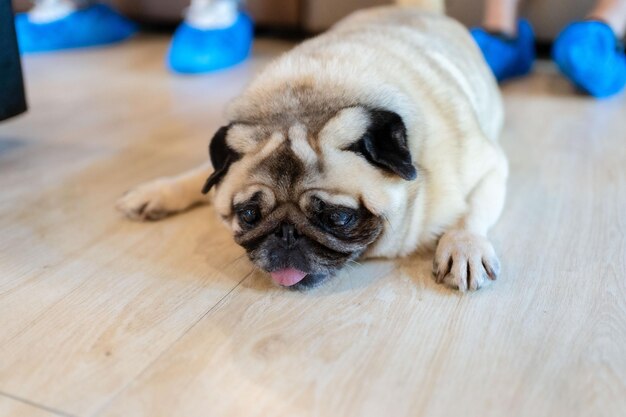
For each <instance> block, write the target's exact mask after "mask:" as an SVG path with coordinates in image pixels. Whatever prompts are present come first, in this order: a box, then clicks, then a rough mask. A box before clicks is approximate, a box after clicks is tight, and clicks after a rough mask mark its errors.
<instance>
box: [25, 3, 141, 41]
mask: <svg viewBox="0 0 626 417" xmlns="http://www.w3.org/2000/svg"><path fill="white" fill-rule="evenodd" d="M34 3H35V6H34V7H33V8H32V10H30V11H29V12H28V13H19V14H17V15H16V16H15V26H16V30H17V36H18V42H19V46H20V50H21V51H22V52H23V53H28V52H44V51H54V50H60V49H70V48H81V47H88V46H99V45H106V44H110V43H114V42H119V41H122V40H124V39H127V38H128V37H130V36H131V35H133V34H134V33H135V32H136V27H135V25H134V24H133V23H132V22H130V21H129V20H127V19H126V18H124V17H122V16H121V15H120V14H118V13H117V12H115V11H114V10H113V9H111V8H110V7H108V6H106V5H104V4H101V3H94V2H92V1H89V0H35V1H34Z"/></svg>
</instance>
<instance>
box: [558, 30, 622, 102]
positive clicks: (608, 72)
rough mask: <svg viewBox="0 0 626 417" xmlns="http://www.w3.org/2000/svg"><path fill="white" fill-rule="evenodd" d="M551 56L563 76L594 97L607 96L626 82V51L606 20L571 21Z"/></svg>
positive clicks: (615, 91) (616, 91) (618, 89)
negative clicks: (625, 51) (604, 21)
mask: <svg viewBox="0 0 626 417" xmlns="http://www.w3.org/2000/svg"><path fill="white" fill-rule="evenodd" d="M552 58H553V59H554V62H555V63H556V65H557V66H558V67H559V69H560V70H561V72H562V73H563V75H565V76H566V77H567V78H569V80H570V81H571V82H572V83H573V84H574V85H575V86H576V87H578V88H579V89H581V90H583V91H584V92H586V93H588V94H590V95H592V96H594V97H598V98H602V97H608V96H610V95H613V94H615V93H618V92H619V91H620V90H622V89H623V88H624V85H626V54H625V53H624V49H623V46H622V45H620V43H619V42H618V41H617V38H616V37H615V33H613V30H612V29H611V28H610V27H609V26H608V25H607V24H606V23H603V22H599V21H583V22H576V23H572V24H571V25H569V26H568V27H566V28H565V29H564V30H563V31H562V32H561V33H560V34H559V36H558V37H557V39H556V41H555V42H554V47H553V48H552Z"/></svg>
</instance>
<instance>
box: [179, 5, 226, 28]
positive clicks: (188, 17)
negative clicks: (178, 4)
mask: <svg viewBox="0 0 626 417" xmlns="http://www.w3.org/2000/svg"><path fill="white" fill-rule="evenodd" d="M237 3H238V1H237V0H193V1H192V2H191V6H190V7H189V8H188V9H187V11H186V13H185V22H187V24H188V25H189V26H193V27H195V28H197V29H202V30H208V29H223V28H227V27H229V26H232V25H233V24H234V23H235V20H237V12H238V4H237Z"/></svg>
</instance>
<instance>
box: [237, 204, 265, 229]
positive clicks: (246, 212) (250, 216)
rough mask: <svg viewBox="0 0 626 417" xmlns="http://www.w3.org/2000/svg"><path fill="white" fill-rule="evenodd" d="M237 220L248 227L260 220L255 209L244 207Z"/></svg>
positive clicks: (258, 213)
mask: <svg viewBox="0 0 626 417" xmlns="http://www.w3.org/2000/svg"><path fill="white" fill-rule="evenodd" d="M238 215H239V220H241V221H242V222H243V223H245V224H247V225H248V226H252V225H253V224H255V223H256V222H258V221H259V220H260V219H261V213H260V212H259V210H258V209H257V208H255V207H246V208H244V209H243V210H241V211H240V212H239V213H238Z"/></svg>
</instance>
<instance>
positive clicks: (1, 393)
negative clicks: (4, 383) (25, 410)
mask: <svg viewBox="0 0 626 417" xmlns="http://www.w3.org/2000/svg"><path fill="white" fill-rule="evenodd" d="M0 396H3V397H7V398H10V399H12V400H15V401H19V402H21V403H24V404H27V405H30V406H31V407H35V408H39V409H41V410H44V411H47V412H49V413H52V414H56V415H58V416H63V417H78V416H75V415H74V414H69V413H66V412H65V411H62V410H58V409H56V408H52V407H48V406H47V405H43V404H39V403H36V402H34V401H31V400H28V399H26V398H22V397H18V396H16V395H13V394H9V393H7V392H4V391H0Z"/></svg>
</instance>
